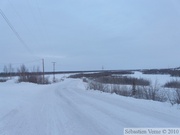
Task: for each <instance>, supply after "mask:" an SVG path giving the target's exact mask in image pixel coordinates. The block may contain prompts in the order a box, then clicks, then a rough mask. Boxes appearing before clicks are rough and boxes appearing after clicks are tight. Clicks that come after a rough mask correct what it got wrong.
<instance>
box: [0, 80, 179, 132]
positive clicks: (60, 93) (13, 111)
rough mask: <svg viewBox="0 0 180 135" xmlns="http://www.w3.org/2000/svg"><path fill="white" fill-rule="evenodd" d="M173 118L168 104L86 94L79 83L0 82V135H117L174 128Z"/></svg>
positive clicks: (175, 111)
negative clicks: (141, 128)
mask: <svg viewBox="0 0 180 135" xmlns="http://www.w3.org/2000/svg"><path fill="white" fill-rule="evenodd" d="M179 114H180V109H178V107H177V106H171V105H170V104H169V103H161V102H154V101H148V100H142V99H134V98H128V97H122V96H119V95H115V94H109V93H102V92H99V91H94V90H86V89H85V84H84V83H83V82H82V81H81V80H79V79H65V80H64V81H63V82H59V83H56V84H51V85H36V84H31V83H20V84H17V83H14V81H8V82H6V83H0V135H123V130H124V128H140V127H144V128H148V127H149V128H150V127H151V128H152V127H155V128H162V127H171V128H172V127H174V128H177V127H180V115H179Z"/></svg>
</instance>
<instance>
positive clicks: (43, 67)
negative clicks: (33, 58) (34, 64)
mask: <svg viewBox="0 0 180 135" xmlns="http://www.w3.org/2000/svg"><path fill="white" fill-rule="evenodd" d="M42 69H43V82H42V83H43V84H44V59H42Z"/></svg>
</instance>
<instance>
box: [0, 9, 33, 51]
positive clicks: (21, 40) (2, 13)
mask: <svg viewBox="0 0 180 135" xmlns="http://www.w3.org/2000/svg"><path fill="white" fill-rule="evenodd" d="M0 14H1V15H2V17H3V18H4V20H5V21H6V23H7V24H8V26H9V27H10V29H11V30H12V31H13V33H14V34H15V36H16V37H17V38H18V39H19V41H20V42H21V43H22V45H23V46H24V47H25V48H26V49H27V50H28V51H29V52H30V53H32V51H31V49H30V48H29V47H28V46H27V44H26V43H25V42H24V40H23V39H22V38H21V36H20V35H19V33H18V32H17V31H16V29H15V28H14V27H13V25H12V24H11V23H10V21H9V19H8V18H7V16H6V15H5V14H4V12H3V11H2V10H1V9H0Z"/></svg>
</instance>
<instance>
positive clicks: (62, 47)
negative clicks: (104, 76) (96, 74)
mask: <svg viewBox="0 0 180 135" xmlns="http://www.w3.org/2000/svg"><path fill="white" fill-rule="evenodd" d="M0 9H1V10H2V11H3V13H4V14H5V15H6V17H7V18H8V20H9V21H10V23H11V25H12V26H13V27H14V29H15V30H16V32H17V33H18V34H19V35H20V37H21V38H22V39H23V41H24V42H25V44H22V43H21V42H20V41H19V40H18V38H17V37H16V35H15V34H14V33H13V32H12V30H11V29H10V27H9V26H8V24H7V23H6V21H5V20H4V18H3V17H2V16H1V15H0V47H1V49H0V50H1V51H0V70H2V69H3V66H4V65H5V64H6V65H7V64H9V63H11V64H12V66H14V67H17V66H19V65H18V64H20V63H24V64H25V65H27V66H29V67H31V66H32V65H35V66H36V65H38V66H40V67H41V59H42V58H44V59H45V69H46V70H51V69H52V62H57V63H56V69H57V70H59V71H60V70H96V69H101V68H102V66H104V68H105V69H136V68H168V67H177V66H180V60H179V56H180V1H179V0H1V1H0Z"/></svg>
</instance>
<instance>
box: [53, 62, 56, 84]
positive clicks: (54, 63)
mask: <svg viewBox="0 0 180 135" xmlns="http://www.w3.org/2000/svg"><path fill="white" fill-rule="evenodd" d="M52 63H53V82H56V78H55V66H56V62H52Z"/></svg>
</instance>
